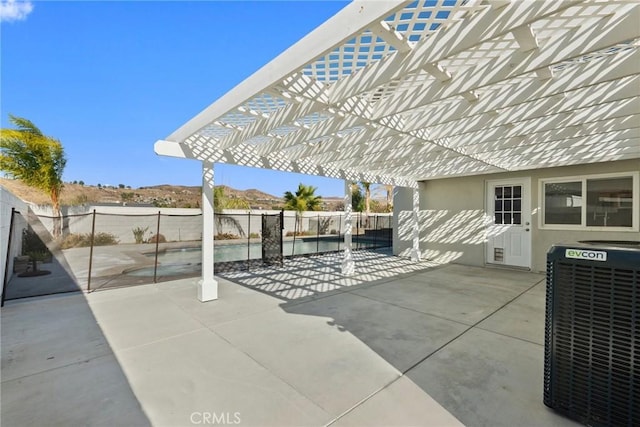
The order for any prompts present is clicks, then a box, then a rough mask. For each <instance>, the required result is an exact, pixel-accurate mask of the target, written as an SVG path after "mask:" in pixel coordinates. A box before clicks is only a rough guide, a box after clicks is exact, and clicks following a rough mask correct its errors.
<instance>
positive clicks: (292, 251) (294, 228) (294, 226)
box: [291, 211, 298, 259]
mask: <svg viewBox="0 0 640 427" xmlns="http://www.w3.org/2000/svg"><path fill="white" fill-rule="evenodd" d="M296 234H298V211H296V221H295V223H294V225H293V246H292V247H291V259H293V258H295V255H296Z"/></svg>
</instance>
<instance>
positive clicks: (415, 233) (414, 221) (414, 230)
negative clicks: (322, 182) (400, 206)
mask: <svg viewBox="0 0 640 427" xmlns="http://www.w3.org/2000/svg"><path fill="white" fill-rule="evenodd" d="M412 193H413V197H412V199H413V203H412V211H411V241H412V245H411V261H414V262H420V221H419V220H418V212H420V189H419V188H414V189H413V190H412Z"/></svg>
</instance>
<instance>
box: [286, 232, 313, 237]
mask: <svg viewBox="0 0 640 427" xmlns="http://www.w3.org/2000/svg"><path fill="white" fill-rule="evenodd" d="M293 235H294V232H293V231H287V234H285V236H286V237H293ZM295 235H296V236H315V235H316V233H314V232H313V231H296V232H295Z"/></svg>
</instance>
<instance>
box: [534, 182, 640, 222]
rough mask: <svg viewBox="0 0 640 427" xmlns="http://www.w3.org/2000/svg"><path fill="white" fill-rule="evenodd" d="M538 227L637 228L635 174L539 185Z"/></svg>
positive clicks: (636, 185) (637, 195)
mask: <svg viewBox="0 0 640 427" xmlns="http://www.w3.org/2000/svg"><path fill="white" fill-rule="evenodd" d="M541 188H542V193H543V194H542V202H543V218H542V226H549V228H565V229H570V228H606V229H613V228H617V229H620V230H633V229H637V228H638V217H639V214H638V198H639V197H640V195H639V194H638V174H637V173H629V174H615V175H599V176H596V175H593V176H586V177H581V178H570V179H548V180H543V181H542V185H541Z"/></svg>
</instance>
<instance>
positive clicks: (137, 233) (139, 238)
mask: <svg viewBox="0 0 640 427" xmlns="http://www.w3.org/2000/svg"><path fill="white" fill-rule="evenodd" d="M147 230H149V227H145V228H142V227H136V228H134V229H133V230H131V232H132V233H133V238H134V239H136V243H144V235H145V233H146V232H147Z"/></svg>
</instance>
